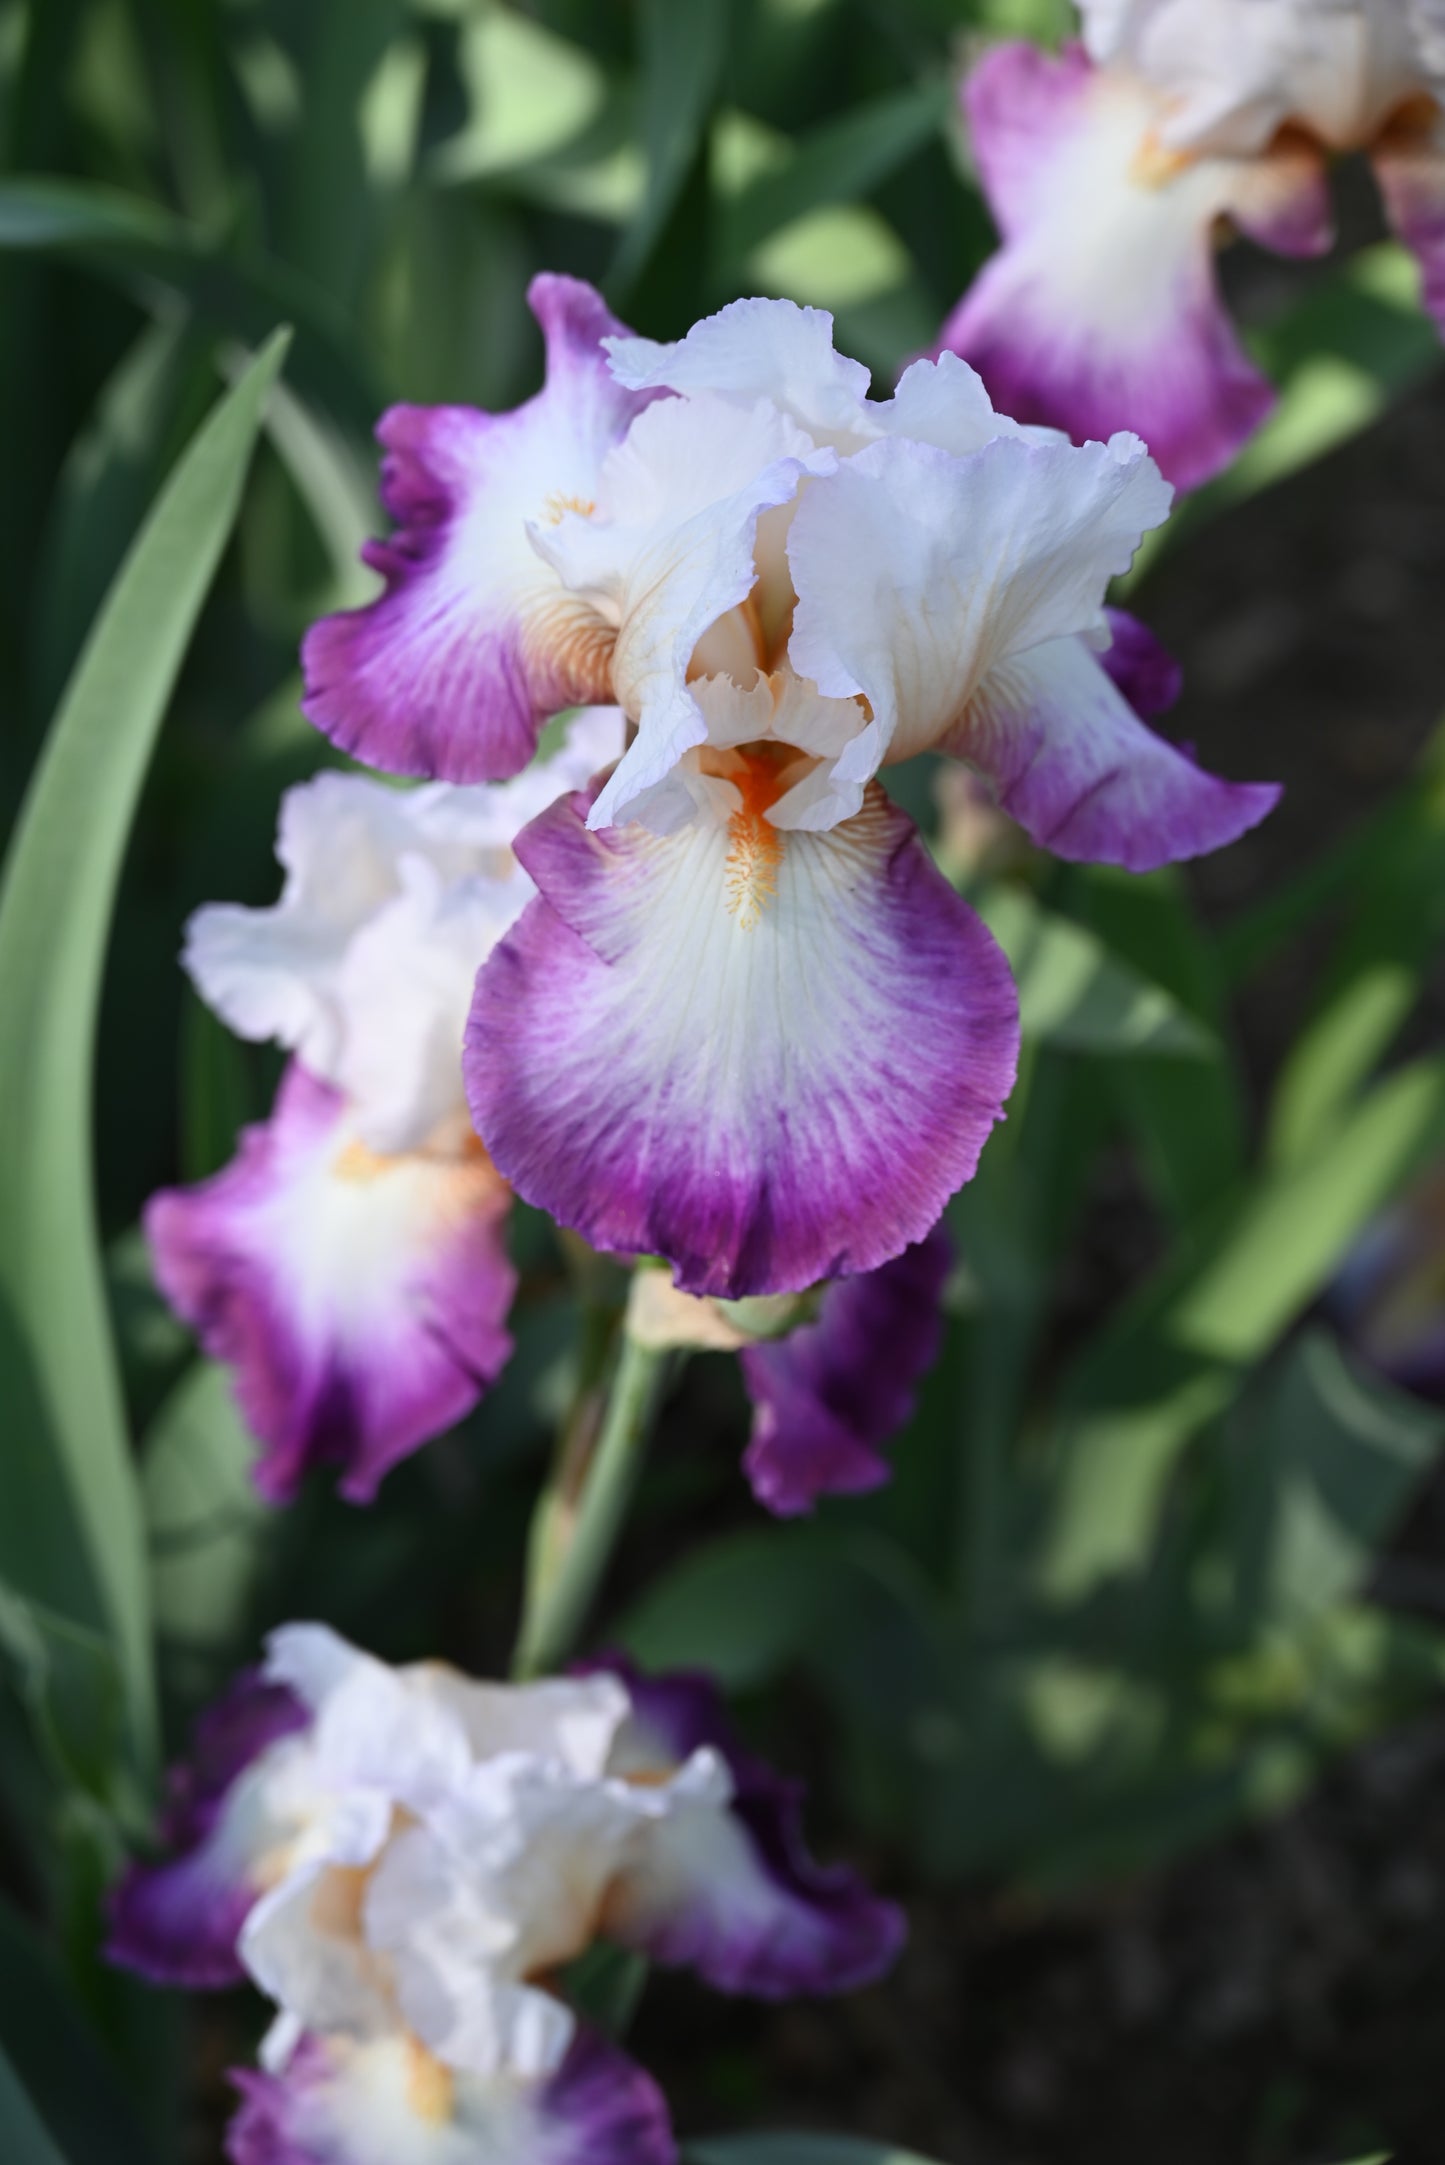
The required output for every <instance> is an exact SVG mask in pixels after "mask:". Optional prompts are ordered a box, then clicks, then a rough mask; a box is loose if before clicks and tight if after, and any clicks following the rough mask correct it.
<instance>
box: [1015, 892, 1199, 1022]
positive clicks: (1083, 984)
mask: <svg viewBox="0 0 1445 2165" xmlns="http://www.w3.org/2000/svg"><path fill="white" fill-rule="evenodd" d="M978 909H979V914H980V916H981V917H982V918H983V921H984V923H985V924H986V925H987V926H988V928H989V930H990V932H992V934H993V935H994V938H995V939H996V940H997V941H998V943H999V945H1000V946H1001V947H1002V948H1003V951H1004V953H1005V954H1006V955H1007V956H1008V959H1009V962H1010V964H1011V965H1012V967H1013V973H1014V976H1015V978H1016V979H1017V981H1018V988H1019V1019H1020V1023H1021V1026H1022V1029H1023V1034H1024V1036H1025V1037H1032V1038H1037V1039H1039V1040H1040V1041H1041V1042H1043V1043H1046V1044H1051V1045H1053V1046H1055V1047H1056V1048H1057V1049H1059V1050H1060V1051H1066V1052H1093V1053H1143V1052H1147V1053H1157V1054H1167V1055H1168V1056H1170V1057H1171V1058H1185V1059H1197V1058H1199V1057H1201V1056H1203V1055H1207V1054H1208V1053H1209V1052H1210V1051H1211V1050H1212V1049H1213V1046H1214V1040H1213V1038H1212V1037H1211V1035H1210V1033H1209V1032H1208V1031H1207V1030H1206V1029H1205V1028H1204V1026H1203V1025H1202V1024H1201V1023H1200V1022H1198V1021H1197V1020H1196V1019H1195V1017H1194V1016H1193V1015H1191V1014H1189V1013H1188V1012H1187V1010H1186V1009H1185V1008H1183V1007H1181V1006H1180V1004H1179V1002H1178V1001H1177V1000H1176V999H1174V997H1173V996H1172V994H1170V993H1168V992H1166V991H1165V989H1164V987H1163V986H1162V985H1156V984H1151V983H1150V982H1149V981H1148V979H1147V978H1145V977H1143V976H1141V975H1140V974H1139V972H1138V971H1136V970H1134V969H1132V968H1131V967H1130V965H1129V964H1128V963H1127V962H1121V961H1120V960H1119V959H1118V957H1117V956H1115V955H1112V954H1110V953H1109V951H1108V949H1107V948H1106V947H1105V945H1104V943H1103V941H1102V940H1101V939H1099V937H1098V936H1097V935H1096V934H1095V933H1093V932H1091V931H1090V930H1089V929H1088V927H1087V926H1085V925H1080V924H1076V923H1075V922H1074V921H1073V920H1072V919H1071V918H1067V917H1060V916H1057V915H1056V914H1055V913H1054V912H1053V911H1051V910H1046V909H1044V908H1043V907H1042V905H1041V904H1040V903H1038V902H1036V901H1035V900H1034V898H1033V897H1032V895H1030V894H1029V893H1028V892H1027V890H1026V889H1024V888H1022V887H1018V886H998V887H994V888H993V889H991V890H990V891H989V892H988V893H987V894H985V895H984V896H983V897H982V898H981V900H980V901H979V904H978Z"/></svg>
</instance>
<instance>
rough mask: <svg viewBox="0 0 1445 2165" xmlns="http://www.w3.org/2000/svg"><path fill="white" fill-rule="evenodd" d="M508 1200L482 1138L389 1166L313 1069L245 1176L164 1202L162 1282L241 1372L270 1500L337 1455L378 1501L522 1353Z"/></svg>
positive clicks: (360, 1497) (250, 1153)
mask: <svg viewBox="0 0 1445 2165" xmlns="http://www.w3.org/2000/svg"><path fill="white" fill-rule="evenodd" d="M508 1202H509V1196H508V1192H507V1189H506V1187H505V1185H504V1183H503V1182H502V1181H500V1180H499V1179H498V1177H497V1175H496V1173H495V1172H494V1171H493V1169H492V1167H491V1165H490V1164H489V1163H488V1162H487V1159H486V1157H485V1155H484V1154H482V1153H481V1152H479V1151H477V1150H476V1149H475V1147H474V1146H473V1147H471V1148H462V1149H459V1150H458V1152H457V1154H456V1155H449V1156H441V1155H438V1156H423V1155H421V1154H412V1155H409V1156H406V1157H400V1158H379V1157H377V1156H376V1154H375V1153H374V1152H372V1151H370V1150H368V1149H367V1148H366V1146H365V1145H363V1144H361V1143H360V1142H359V1141H358V1140H357V1139H356V1137H355V1133H354V1130H353V1129H352V1128H351V1127H350V1125H349V1121H348V1117H347V1111H346V1105H345V1100H344V1099H343V1098H342V1097H341V1096H340V1094H339V1093H338V1092H336V1091H334V1090H332V1089H331V1088H330V1087H329V1086H328V1085H326V1084H325V1083H321V1082H318V1081H317V1080H316V1079H315V1077H314V1076H311V1075H309V1074H308V1073H307V1072H306V1070H305V1069H304V1068H303V1067H300V1066H299V1065H293V1066H292V1067H291V1068H290V1069H289V1071H288V1073H287V1075H286V1077H285V1079H284V1080H283V1083H282V1086H281V1089H280V1092H279V1093H278V1096H277V1100H276V1104H275V1107H274V1109H273V1111H272V1114H271V1118H270V1119H269V1120H268V1121H267V1122H266V1123H265V1124H264V1125H263V1126H260V1127H254V1128H249V1129H247V1130H246V1131H245V1132H244V1133H243V1135H242V1137H241V1143H240V1150H239V1152H238V1155H237V1156H236V1157H235V1158H234V1159H233V1160H232V1162H231V1164H230V1165H229V1166H227V1167H226V1168H225V1169H224V1170H223V1171H222V1172H220V1173H217V1174H216V1175H215V1176H214V1177H213V1178H212V1179H210V1180H208V1181H204V1182H202V1184H201V1185H200V1186H199V1187H196V1188H189V1189H169V1190H165V1191H163V1192H162V1193H161V1194H159V1195H157V1196H154V1197H153V1198H152V1199H151V1202H150V1204H149V1206H148V1208H147V1211H146V1233H147V1237H148V1239H149V1241H150V1245H151V1253H152V1256H153V1258H154V1262H155V1268H156V1275H157V1277H158V1279H159V1281H160V1284H161V1288H162V1290H163V1291H164V1293H165V1295H166V1297H167V1299H168V1300H169V1301H170V1303H171V1305H172V1306H173V1307H174V1308H175V1309H176V1311H177V1313H178V1314H179V1315H181V1316H182V1317H184V1319H185V1320H186V1322H188V1323H189V1324H190V1325H191V1327H192V1329H193V1330H194V1331H195V1332H196V1334H197V1336H198V1337H199V1338H200V1340H201V1343H202V1345H203V1346H204V1347H205V1349H206V1351H207V1352H208V1353H209V1354H210V1355H211V1356H212V1357H213V1358H214V1359H216V1360H219V1361H223V1362H225V1363H226V1364H227V1365H228V1366H230V1367H231V1368H232V1369H233V1370H234V1371H235V1383H236V1393H237V1397H238V1399H239V1401H240V1404H241V1409H242V1411H243V1413H244V1414H245V1416H246V1419H247V1422H248V1424H249V1426H250V1427H251V1429H252V1431H253V1433H254V1434H255V1435H256V1436H257V1437H258V1438H259V1439H260V1441H261V1442H262V1443H263V1444H264V1445H265V1447H266V1448H265V1451H264V1454H263V1456H262V1458H261V1460H260V1463H259V1464H258V1467H257V1469H256V1479H257V1484H258V1486H259V1487H260V1488H261V1490H262V1492H263V1493H264V1494H265V1495H267V1496H269V1497H271V1498H273V1499H274V1500H277V1501H282V1500H285V1499H286V1498H289V1497H290V1496H292V1495H294V1494H295V1492H296V1489H297V1487H298V1486H299V1484H300V1481H301V1479H302V1476H303V1474H304V1473H305V1472H306V1470H307V1469H308V1467H310V1466H312V1465H316V1464H320V1463H323V1462H327V1461H336V1462H338V1463H339V1464H340V1466H341V1467H342V1469H343V1471H342V1478H341V1490H342V1493H343V1495H345V1496H347V1497H349V1498H350V1499H351V1500H352V1501H353V1502H366V1501H368V1500H369V1499H370V1498H371V1496H372V1495H374V1493H375V1491H376V1486H377V1483H378V1482H379V1481H380V1479H381V1477H382V1475H383V1474H384V1473H385V1472H386V1471H387V1469H388V1468H389V1467H390V1466H392V1465H394V1464H395V1462H396V1461H397V1460H398V1459H399V1458H403V1457H405V1456H406V1454H407V1453H408V1452H410V1451H414V1450H415V1449H416V1448H417V1447H418V1446H419V1445H420V1444H422V1443H425V1442H426V1441H427V1440H428V1438H430V1437H432V1436H435V1435H438V1434H440V1433H441V1431H442V1430H443V1429H445V1428H448V1427H450V1426H451V1424H452V1423H453V1422H454V1421H457V1420H460V1418H461V1416H462V1415H463V1414H464V1413H465V1412H466V1411H467V1410H468V1409H469V1408H470V1407H471V1406H473V1405H474V1404H475V1403H476V1401H477V1399H478V1398H479V1397H480V1396H481V1395H482V1393H483V1391H484V1390H485V1389H486V1388H487V1386H488V1384H490V1383H491V1382H492V1381H493V1380H494V1378H495V1377H496V1375H497V1374H498V1372H499V1371H500V1369H501V1367H502V1365H503V1363H504V1362H505V1360H506V1358H507V1355H508V1353H509V1352H510V1350H511V1340H510V1339H509V1337H508V1336H507V1332H506V1328H505V1321H506V1314H507V1310H508V1307H509V1306H510V1303H511V1297H512V1291H513V1286H514V1283H515V1279H514V1273H513V1271H512V1267H511V1264H510V1262H509V1261H508V1259H507V1253H506V1243H505V1221H506V1214H507V1208H508Z"/></svg>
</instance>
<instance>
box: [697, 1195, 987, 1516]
mask: <svg viewBox="0 0 1445 2165" xmlns="http://www.w3.org/2000/svg"><path fill="white" fill-rule="evenodd" d="M952 1256H953V1250H952V1244H951V1243H950V1241H949V1238H948V1235H947V1234H946V1233H945V1232H944V1230H943V1228H942V1226H935V1227H934V1229H933V1231H932V1232H931V1233H930V1234H929V1236H928V1238H927V1239H926V1240H922V1241H919V1242H918V1243H917V1244H916V1246H914V1247H912V1248H905V1249H904V1251H903V1253H902V1255H900V1256H897V1257H896V1258H895V1259H894V1261H893V1262H891V1263H885V1264H884V1265H883V1267H882V1269H881V1270H870V1271H864V1272H862V1273H861V1274H860V1275H859V1276H858V1277H856V1278H840V1279H839V1280H838V1281H837V1282H836V1283H835V1284H833V1285H830V1286H829V1287H828V1289H827V1290H826V1292H825V1293H824V1295H823V1301H822V1306H821V1308H820V1310H819V1313H818V1316H817V1320H816V1321H815V1322H812V1323H808V1324H805V1325H804V1326H803V1328H802V1329H801V1330H796V1331H790V1332H789V1333H788V1335H787V1337H786V1338H775V1339H770V1340H767V1341H764V1342H762V1343H759V1344H756V1345H751V1346H746V1347H745V1348H744V1349H743V1352H742V1354H741V1356H740V1358H741V1361H742V1369H743V1376H744V1378H745V1380H746V1383H747V1387H748V1395H749V1397H750V1398H751V1399H752V1401H753V1433H752V1440H751V1442H750V1443H749V1445H748V1448H747V1453H746V1456H745V1457H744V1459H743V1470H744V1472H745V1473H746V1474H747V1477H748V1480H749V1481H750V1483H751V1484H752V1491H753V1494H754V1495H755V1496H756V1497H757V1499H758V1502H759V1503H761V1504H766V1506H767V1508H768V1509H769V1510H770V1511H776V1512H777V1513H778V1514H779V1516H780V1517H788V1516H791V1515H793V1514H794V1513H796V1512H800V1511H810V1510H811V1509H812V1508H813V1505H814V1503H815V1502H816V1501H817V1499H818V1497H819V1496H830V1495H831V1496H842V1495H855V1494H858V1493H861V1492H862V1491H863V1490H865V1489H871V1488H877V1487H879V1486H880V1485H881V1484H882V1483H883V1482H884V1481H886V1480H887V1479H888V1474H889V1466H888V1461H887V1459H886V1458H884V1457H883V1455H882V1453H881V1451H880V1449H879V1446H880V1445H881V1444H884V1443H886V1442H887V1441H888V1439H889V1438H890V1436H893V1435H895V1434H896V1433H897V1431H898V1430H899V1429H900V1428H902V1427H903V1425H904V1423H905V1422H906V1421H907V1420H908V1419H909V1417H910V1416H911V1414H912V1412H913V1408H914V1404H915V1401H916V1397H917V1387H918V1384H919V1383H920V1381H921V1380H922V1378H923V1377H924V1376H925V1375H926V1374H927V1373H928V1371H929V1369H930V1368H931V1367H932V1366H933V1363H934V1361H935V1360H936V1359H937V1356H938V1348H939V1343H940V1340H941V1338H942V1335H943V1315H942V1310H941V1308H940V1306H939V1302H940V1300H941V1298H942V1294H943V1286H944V1281H945V1279H946V1278H947V1276H948V1273H949V1268H950V1265H951V1263H952Z"/></svg>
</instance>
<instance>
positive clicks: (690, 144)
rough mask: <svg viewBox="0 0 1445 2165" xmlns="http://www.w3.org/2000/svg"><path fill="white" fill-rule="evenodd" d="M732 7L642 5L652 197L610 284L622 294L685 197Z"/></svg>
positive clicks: (697, 0)
mask: <svg viewBox="0 0 1445 2165" xmlns="http://www.w3.org/2000/svg"><path fill="white" fill-rule="evenodd" d="M731 12H732V11H731V7H730V4H729V0H691V4H690V5H689V6H687V7H678V6H677V5H676V0H638V6H637V21H638V32H639V39H640V48H641V60H642V137H643V143H644V147H645V148H646V151H647V193H646V195H645V196H644V197H643V200H642V205H641V208H640V209H639V210H638V212H637V215H636V216H635V217H634V219H633V220H632V223H631V224H630V225H629V226H628V228H627V230H626V232H625V233H624V234H623V236H622V243H621V246H620V247H619V249H618V251H617V257H616V261H615V262H614V264H613V266H612V271H611V274H610V278H609V284H610V285H611V286H613V287H614V288H616V289H617V290H618V291H624V290H625V289H626V288H627V287H628V286H630V285H631V283H632V282H633V280H634V279H635V278H636V277H637V275H638V273H639V272H640V271H641V269H642V267H643V265H644V264H645V263H646V262H647V260H648V257H649V256H650V255H651V253H652V251H653V248H654V246H655V245H656V243H657V241H658V239H659V237H660V236H661V234H662V231H663V228H664V227H665V226H666V224H667V221H668V219H669V217H670V216H671V214H672V211H673V207H674V205H675V204H676V203H677V201H678V198H679V196H680V195H681V193H682V189H683V184H684V182H685V181H686V179H687V176H688V172H689V170H690V168H691V166H692V164H693V162H694V160H695V159H696V157H697V155H698V151H699V149H700V147H701V145H702V140H703V136H704V133H705V131H706V128H707V124H708V120H709V118H710V116H711V113H712V108H713V104H714V101H715V99H716V97H717V89H718V82H719V79H720V77H721V74H722V66H723V60H724V58H725V56H726V52H727V38H728V26H729V22H730V20H731Z"/></svg>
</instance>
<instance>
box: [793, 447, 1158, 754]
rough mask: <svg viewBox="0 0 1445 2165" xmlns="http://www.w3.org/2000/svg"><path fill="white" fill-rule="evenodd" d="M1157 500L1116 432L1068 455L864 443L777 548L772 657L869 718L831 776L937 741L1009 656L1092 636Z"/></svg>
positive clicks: (1133, 451)
mask: <svg viewBox="0 0 1445 2165" xmlns="http://www.w3.org/2000/svg"><path fill="white" fill-rule="evenodd" d="M1169 499H1170V491H1169V488H1168V486H1167V484H1166V483H1165V482H1163V481H1162V480H1161V479H1160V476H1159V471H1158V468H1157V467H1156V466H1155V464H1154V462H1153V460H1152V459H1151V458H1149V456H1148V455H1147V453H1146V452H1145V450H1144V447H1143V445H1142V444H1141V443H1140V442H1139V440H1138V438H1137V437H1134V436H1127V435H1125V436H1116V437H1114V438H1112V439H1111V441H1110V442H1109V443H1107V444H1097V443H1091V444H1086V445H1085V446H1083V447H1082V448H1081V449H1076V448H1075V447H1074V446H1073V445H1072V444H1068V443H1064V442H1061V441H1051V442H1041V443H1031V442H1024V441H1022V440H1020V439H1018V438H1014V437H1000V438H998V439H996V440H995V441H993V442H991V443H989V444H986V445H985V446H984V448H983V449H982V450H981V451H978V452H975V453H972V454H971V455H968V456H965V457H961V458H960V457H955V456H953V455H951V454H949V453H948V452H945V451H941V450H939V449H937V448H936V447H935V446H933V445H930V444H922V443H914V442H909V441H896V442H890V443H878V444H873V445H870V446H869V448H868V449H867V450H866V451H861V452H859V453H857V454H856V455H855V456H854V457H853V458H850V459H846V460H845V461H844V462H843V464H842V465H841V466H840V467H839V469H838V471H837V473H836V474H833V475H830V476H828V477H826V478H825V479H823V480H819V481H816V482H814V483H813V485H812V487H811V488H810V489H809V490H808V492H807V494H806V496H805V497H804V498H803V500H802V502H801V503H800V504H799V506H798V510H797V514H796V516H795V518H794V521H793V528H792V533H791V536H790V538H789V542H788V556H789V560H790V562H791V564H792V567H793V577H794V581H795V584H796V586H797V590H798V607H797V613H796V616H795V619H794V630H793V636H792V640H791V642H790V646H789V654H790V657H791V660H792V663H793V666H794V668H795V669H796V670H797V671H798V672H799V674H800V675H802V676H805V677H809V678H811V679H812V680H813V682H814V683H816V685H817V686H818V688H819V690H820V691H821V692H823V693H825V694H826V695H828V696H829V697H831V698H838V699H846V698H850V697H856V696H859V695H861V696H862V697H863V698H865V699H866V700H867V701H868V703H869V705H870V707H871V708H872V712H873V720H872V721H871V722H870V723H869V725H868V726H867V728H866V729H864V730H863V731H862V732H861V733H860V735H859V736H858V737H857V738H856V739H855V740H854V742H853V743H852V744H850V745H849V746H848V747H847V748H846V750H845V751H844V752H843V753H842V754H841V756H840V757H839V760H838V763H837V769H836V772H837V776H838V779H839V781H840V782H841V783H852V784H854V785H855V787H856V785H858V784H860V783H862V782H864V781H866V780H867V778H868V776H869V775H870V774H871V773H872V772H873V771H874V770H876V768H877V767H878V766H879V765H880V764H881V763H882V762H883V760H885V759H888V760H900V759H907V758H909V757H910V756H911V755H912V754H914V753H915V752H921V751H926V750H929V749H931V748H933V747H935V746H937V745H939V744H940V743H942V742H943V741H944V739H945V738H946V737H947V736H948V734H949V732H950V730H951V729H952V728H953V726H954V725H955V723H956V722H957V721H958V719H959V717H960V716H961V715H962V714H963V713H964V712H965V711H966V709H967V707H968V705H969V703H970V701H971V700H972V699H973V697H974V696H975V694H976V692H977V691H978V689H979V687H980V686H981V685H982V684H983V682H984V681H985V679H986V678H987V677H988V676H989V674H990V673H991V672H992V671H994V670H996V669H997V668H999V667H1000V666H1001V665H1002V664H1004V663H1005V662H1007V661H1009V660H1010V659H1011V657H1013V656H1016V655H1020V654H1023V653H1025V652H1026V651H1027V650H1028V649H1030V648H1036V647H1038V646H1040V645H1041V644H1043V642H1045V641H1046V640H1051V639H1057V638H1060V637H1062V636H1064V635H1066V634H1069V633H1086V634H1089V635H1091V636H1094V637H1099V636H1102V634H1103V633H1104V631H1105V629H1106V620H1105V618H1104V614H1103V607H1104V593H1105V590H1106V587H1107V585H1108V582H1109V580H1110V579H1111V578H1112V577H1113V576H1114V575H1115V574H1116V573H1118V572H1121V571H1124V570H1126V569H1127V568H1128V566H1129V564H1130V562H1131V561H1132V559H1133V555H1134V551H1135V549H1136V548H1137V547H1138V544H1139V541H1140V538H1141V536H1142V535H1143V533H1144V532H1145V531H1146V530H1147V529H1148V528H1149V527H1152V526H1157V525H1158V524H1159V523H1160V522H1161V521H1162V520H1163V518H1164V517H1165V515H1166V513H1167V511H1168V508H1169Z"/></svg>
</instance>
